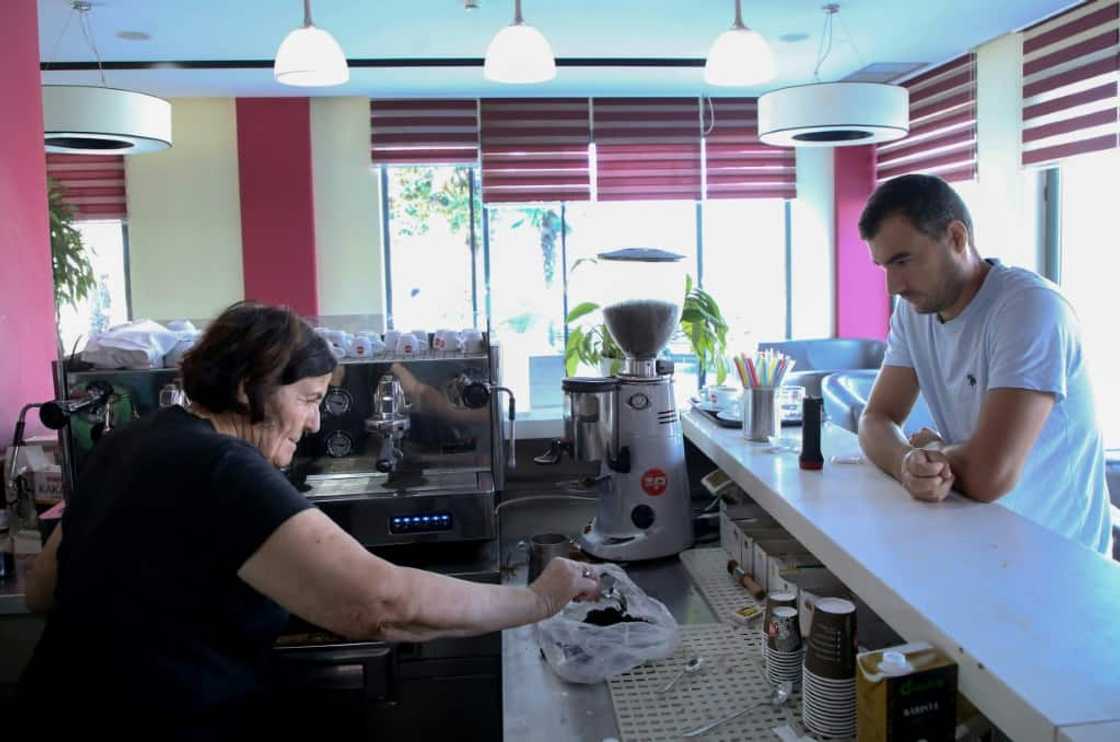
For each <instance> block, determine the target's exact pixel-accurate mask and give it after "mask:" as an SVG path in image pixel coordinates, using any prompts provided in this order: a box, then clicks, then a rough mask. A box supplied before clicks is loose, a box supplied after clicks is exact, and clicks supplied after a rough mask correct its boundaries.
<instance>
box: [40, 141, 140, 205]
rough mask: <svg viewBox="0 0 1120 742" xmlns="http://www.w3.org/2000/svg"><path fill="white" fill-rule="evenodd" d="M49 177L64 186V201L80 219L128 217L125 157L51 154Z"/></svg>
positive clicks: (48, 164)
mask: <svg viewBox="0 0 1120 742" xmlns="http://www.w3.org/2000/svg"><path fill="white" fill-rule="evenodd" d="M47 176H48V177H50V178H52V179H53V180H54V181H55V182H56V183H57V184H58V185H59V186H61V187H62V192H63V201H64V202H65V203H66V204H68V205H69V206H70V208H72V209H73V210H74V216H75V217H77V218H78V219H123V218H124V217H126V216H127V215H128V205H127V202H126V198H125V185H124V157H123V156H122V155H56V154H50V153H48V154H47Z"/></svg>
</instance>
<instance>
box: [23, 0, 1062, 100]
mask: <svg viewBox="0 0 1120 742" xmlns="http://www.w3.org/2000/svg"><path fill="white" fill-rule="evenodd" d="M478 3H479V5H480V6H481V7H480V8H479V9H478V10H474V11H470V12H468V11H466V10H465V9H464V7H463V0H376V1H374V0H366V1H365V2H357V1H356V0H314V2H313V4H312V10H313V15H314V20H315V24H316V25H317V26H320V27H322V28H325V29H326V30H328V31H330V32H331V33H332V34H334V36H335V38H337V39H338V41H339V43H340V44H341V45H342V48H343V50H344V51H345V52H346V55H347V57H349V58H350V59H351V60H377V61H371V62H366V64H370V65H383V64H390V65H396V64H399V63H400V62H401V61H402V60H410V59H411V60H415V59H447V58H459V59H464V58H465V59H476V60H481V58H482V57H483V55H484V54H485V50H486V45H487V44H488V43H489V41H490V38H491V37H492V36H493V35H494V33H495V32H496V31H497V30H498V29H499V28H501V27H502V26H503V25H506V24H508V23H509V22H510V19H511V18H512V15H513V10H512V8H513V0H478ZM822 4H823V0H744V2H743V16H744V20H745V22H746V23H747V25H748V26H750V27H752V28H754V29H755V30H757V31H759V32H760V33H762V34H763V36H765V37H766V39H767V40H768V41H770V43H771V45H772V48H773V49H774V51H775V56H776V59H777V67H778V77H777V79H775V80H773V81H772V82H770V83H768V84H767V85H765V86H760V87H753V88H734V89H731V88H711V87H707V86H705V85H704V82H703V70H702V68H701V67H700V66H693V67H657V66H653V64H656V62H655V63H651V64H649V65H647V66H640V67H620V66H604V65H602V64H597V65H594V66H575V67H573V66H561V67H560V69H559V73H558V76H557V78H556V79H555V80H553V81H551V82H549V83H543V84H539V85H527V86H510V85H498V84H494V83H488V82H486V81H484V80H483V79H482V68H481V64H479V65H478V66H475V65H473V64H471V65H470V66H459V67H430V66H425V67H401V66H369V67H355V68H352V69H351V80H350V82H349V83H348V84H347V85H344V86H340V87H334V88H323V89H312V90H308V89H296V88H290V87H286V86H282V85H279V84H277V83H276V82H275V81H274V80H273V79H272V70H271V68H270V67H269V66H268V65H269V64H270V63H271V60H272V58H273V56H274V55H275V53H276V49H277V47H278V46H279V44H280V41H281V40H282V39H283V38H284V36H285V34H287V32H288V31H290V30H291V29H292V28H294V27H296V26H297V25H300V24H301V23H302V17H303V10H302V3H301V2H300V0H94V2H93V6H94V7H93V10H92V11H91V12H90V21H91V25H92V28H93V32H94V39H95V40H96V44H97V48H98V50H99V51H100V54H101V57H102V59H103V60H105V61H106V62H182V61H209V62H213V61H228V60H248V61H251V62H256V63H258V64H260V65H262V66H260V67H257V68H246V67H237V66H233V67H231V68H205V67H204V68H199V69H194V68H192V69H182V68H176V67H175V66H173V65H167V66H164V67H161V68H157V69H109V70H107V71H106V73H105V74H106V82H107V83H108V84H109V85H110V86H112V87H124V88H132V89H137V90H142V91H144V92H149V93H153V94H157V95H164V96H231V95H236V96H269V95H291V96H303V95H308V94H310V95H361V96H371V97H436V96H442V97H454V96H462V97H476V96H502V95H506V96H509V95H516V96H562V95H579V96H585V95H608V94H611V95H643V96H657V95H697V94H699V93H701V92H707V93H709V94H738V95H757V94H759V93H762V92H764V91H765V90H769V89H773V88H776V87H781V86H784V85H791V84H799V83H805V82H810V81H812V79H813V68H814V66H815V62H816V57H817V46H818V41H819V40H820V38H821V33H822V29H823V25H824V13H823V12H822V11H821V5H822ZM1075 4H1076V2H1075V1H1074V0H846V1H845V0H840V6H841V8H840V13H839V15H838V16H837V21H836V23H835V26H834V31H833V45H832V50H831V53H830V54H829V56H828V58H827V60H826V61H825V63H824V64H823V66H822V67H821V70H820V79H821V80H822V81H829V80H838V79H842V78H845V77H847V76H849V75H851V74H852V73H853V72H856V71H857V70H860V69H862V68H864V67H865V66H866V65H868V64H871V63H920V64H922V65H923V66H925V65H929V64H936V63H938V62H943V61H945V60H947V59H950V58H952V57H954V56H956V55H957V54H960V53H961V52H963V51H966V50H968V49H970V48H972V47H975V46H977V45H979V44H981V43H984V42H985V41H988V40H991V39H993V38H995V37H997V36H1000V35H1002V34H1004V33H1006V32H1008V31H1014V30H1018V29H1020V28H1022V27H1024V26H1026V25H1029V24H1031V23H1034V22H1035V21H1037V20H1039V19H1041V18H1044V17H1046V16H1049V15H1052V14H1054V13H1055V12H1058V11H1060V10H1063V9H1065V8H1067V7H1069V6H1071V5H1075ZM733 7H734V4H733V2H732V0H547V1H546V0H523V13H524V16H525V20H526V22H528V23H531V24H533V25H535V26H536V27H538V28H539V29H540V30H541V31H542V32H543V33H544V34H545V35H546V36H547V37H548V39H549V41H550V42H551V43H552V47H553V49H554V51H555V53H556V56H557V57H558V59H559V60H560V64H561V65H563V64H564V60H566V59H573V58H594V59H597V60H602V59H604V58H612V59H616V58H641V59H646V60H694V62H695V63H696V64H699V63H700V62H701V61H702V60H703V59H704V57H705V56H706V54H707V50H708V47H709V46H710V45H711V43H712V41H713V40H714V39H715V37H716V36H717V35H718V34H719V33H720V32H722V31H724V30H726V29H727V28H729V27H730V25H731V20H732V16H733ZM71 14H72V10H71V8H70V0H39V47H40V54H41V59H42V60H43V62H46V63H53V64H60V65H63V66H64V65H65V64H66V63H88V62H93V61H94V55H93V52H92V51H91V49H90V46H89V44H88V42H86V40H85V39H84V38H83V36H82V32H81V29H80V27H79V23H78V21H77V19H76V18H73V19H72V20H71V21H70V22H69V26H67V21H68V18H70V17H71ZM121 32H133V33H136V32H139V33H140V34H147V35H148V36H149V37H150V38H148V39H145V40H128V39H123V38H120V37H118V34H119V33H121ZM359 64H360V62H359ZM98 79H99V78H98V75H97V72H96V71H90V70H80V71H65V70H63V71H59V70H55V71H51V70H50V69H49V68H48V69H47V70H46V71H45V72H44V74H43V81H44V82H49V83H95V82H97V81H98Z"/></svg>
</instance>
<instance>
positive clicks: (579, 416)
mask: <svg viewBox="0 0 1120 742" xmlns="http://www.w3.org/2000/svg"><path fill="white" fill-rule="evenodd" d="M681 257H682V256H680V255H677V254H675V253H670V252H666V251H664V250H654V249H639V248H627V249H623V250H616V251H613V252H609V253H602V254H600V255H599V260H600V261H601V265H602V266H603V267H604V268H605V269H607V270H610V271H612V272H614V273H616V274H618V280H614V281H611V282H610V285H611V286H612V291H613V292H614V294H615V295H614V297H613V300H612V302H611V303H609V304H606V305H605V306H604V308H603V319H604V321H605V323H606V325H607V329H608V331H609V332H610V334H611V337H612V338H613V339H614V341H615V343H617V344H618V346H619V347H620V348H621V349H622V351H623V353H624V354H625V356H626V359H625V361H624V363H623V368H622V370H621V372H620V373H618V374H616V375H614V376H608V377H605V378H567V379H564V381H563V390H564V436H565V437H564V438H563V439H562V440H560V441H556V442H554V443H553V445H552V448H550V450H549V451H548V452H547V453H545V454H543V455H542V456H540V457H538V458H537V459H536V461H537V462H538V463H541V464H551V463H556V462H558V461H559V459H560V455H561V452H563V451H567V452H568V453H569V454H570V455H571V456H572V457H573V458H575V459H576V460H578V461H585V462H593V463H598V464H599V465H600V474H599V477H598V478H597V479H596V480H595V481H596V484H597V487H598V491H599V505H598V510H597V513H596V515H595V518H594V520H593V521H592V522H591V525H590V526H589V527H588V529H587V530H586V532H585V533H584V534H583V535H582V536H580V539H579V544H580V547H581V548H582V549H583V550H584V551H585V552H587V553H588V554H591V555H593V556H596V557H599V558H601V559H609V560H612V561H638V560H643V559H654V558H657V557H664V556H669V555H672V554H676V553H678V552H680V551H683V550H684V549H686V548H688V547H689V546H690V545H691V544H692V518H691V510H690V502H689V499H690V498H689V487H688V474H687V472H686V470H685V460H684V439H683V437H682V433H681V423H680V416H679V413H678V412H677V403H676V399H675V396H674V391H673V364H672V362H671V361H668V360H658V359H657V355H658V354H659V353H660V352H661V350H662V349H663V348H664V347H665V345H666V344H667V343H668V342H669V338H670V336H671V335H672V334H673V331H674V330H676V328H677V323H678V320H679V319H680V312H681V307H680V303H679V297H680V292H681V290H682V286H683V283H684V281H683V278H682V279H681V280H679V281H678V280H676V279H675V276H676V272H675V271H673V270H671V268H672V266H673V264H675V263H676V262H677V261H679V260H680V259H681ZM651 297H660V298H651Z"/></svg>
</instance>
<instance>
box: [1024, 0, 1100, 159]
mask: <svg viewBox="0 0 1120 742" xmlns="http://www.w3.org/2000/svg"><path fill="white" fill-rule="evenodd" d="M1118 78H1120V0H1094V1H1092V2H1086V3H1084V4H1082V5H1079V6H1077V7H1076V8H1073V9H1072V10H1069V11H1067V12H1065V13H1062V14H1060V15H1058V16H1056V17H1054V18H1051V19H1049V20H1047V21H1045V22H1043V23H1040V24H1038V25H1037V26H1033V27H1031V28H1029V29H1027V30H1026V31H1024V32H1023V134H1022V146H1023V164H1024V165H1030V166H1043V165H1048V164H1051V163H1054V162H1057V161H1059V160H1062V159H1064V158H1066V157H1072V156H1074V155H1080V154H1085V153H1087V152H1098V151H1101V150H1106V149H1115V148H1116V147H1118V146H1120V141H1118V134H1120V126H1118V123H1117V108H1118V107H1120V96H1118V95H1117V81H1118Z"/></svg>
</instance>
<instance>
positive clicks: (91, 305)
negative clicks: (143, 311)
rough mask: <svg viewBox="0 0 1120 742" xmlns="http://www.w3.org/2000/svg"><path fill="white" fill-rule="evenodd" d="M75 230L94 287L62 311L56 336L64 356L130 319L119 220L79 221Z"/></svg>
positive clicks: (124, 244)
mask: <svg viewBox="0 0 1120 742" xmlns="http://www.w3.org/2000/svg"><path fill="white" fill-rule="evenodd" d="M75 227H76V228H77V229H78V231H79V232H80V233H81V235H82V244H84V245H85V246H86V248H87V249H88V250H89V253H90V263H91V264H92V267H93V276H94V280H95V281H96V282H97V285H96V286H95V287H94V289H93V291H92V292H91V295H90V296H89V297H87V299H86V300H85V301H84V302H82V303H81V304H80V305H79V306H77V307H73V306H64V307H61V308H60V310H59V314H58V320H59V321H58V332H59V339H60V341H61V342H62V346H63V348H64V349H65V351H66V352H67V353H69V352H70V351H71V350H73V349H75V348H78V349H80V348H81V347H82V346H83V345H84V344H85V340H86V339H88V338H89V337H90V336H91V335H95V334H97V333H99V332H104V331H105V330H107V329H109V328H110V327H112V326H114V325H119V324H121V323H123V322H127V321H128V320H129V319H130V318H131V316H132V313H131V310H130V308H129V296H128V278H127V265H128V247H127V233H126V228H125V225H124V222H122V221H121V220H120V219H99V220H96V221H92V220H91V221H78V222H75Z"/></svg>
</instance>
